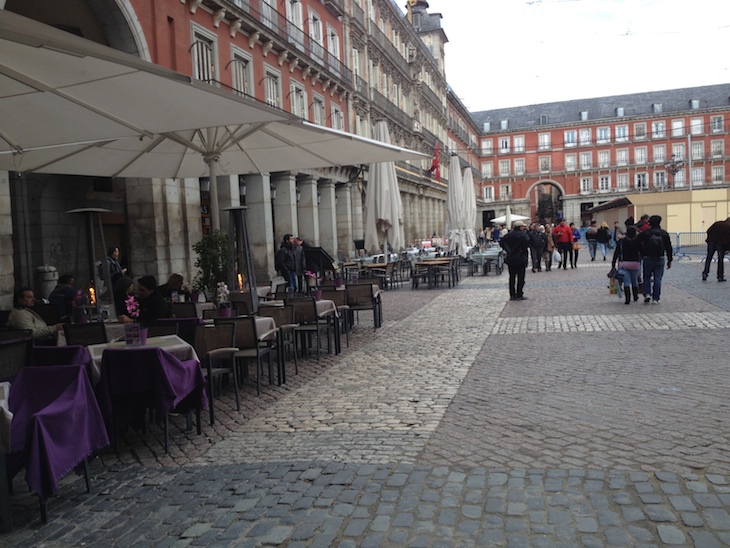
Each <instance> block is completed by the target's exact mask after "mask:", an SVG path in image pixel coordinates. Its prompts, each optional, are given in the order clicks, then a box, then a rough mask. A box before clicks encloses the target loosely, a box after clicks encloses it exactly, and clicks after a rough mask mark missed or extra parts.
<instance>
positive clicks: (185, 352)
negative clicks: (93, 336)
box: [87, 335, 200, 385]
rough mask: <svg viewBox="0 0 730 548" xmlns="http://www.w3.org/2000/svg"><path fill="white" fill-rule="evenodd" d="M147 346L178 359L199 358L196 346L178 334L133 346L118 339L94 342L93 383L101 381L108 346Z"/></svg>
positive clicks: (89, 348) (118, 347)
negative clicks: (101, 342)
mask: <svg viewBox="0 0 730 548" xmlns="http://www.w3.org/2000/svg"><path fill="white" fill-rule="evenodd" d="M145 347H156V348H161V349H162V350H164V351H165V352H168V353H170V354H172V355H173V356H175V357H176V358H177V359H178V360H182V361H186V360H195V361H198V362H199V361H200V360H199V359H198V355H197V354H196V353H195V348H193V347H192V345H190V344H188V343H186V342H185V341H184V340H182V339H181V338H180V337H178V336H177V335H164V336H162V337H149V338H148V339H147V344H145V345H144V346H132V345H128V344H127V343H126V342H125V341H117V342H111V343H106V344H93V345H90V346H88V347H87V349H88V351H89V355H90V356H91V372H92V378H91V380H92V383H93V384H94V385H96V384H97V383H98V382H99V378H100V376H101V360H102V357H103V355H104V350H106V349H107V348H112V349H120V348H122V349H124V348H127V349H131V348H145Z"/></svg>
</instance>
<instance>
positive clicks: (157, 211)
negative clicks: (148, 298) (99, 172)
mask: <svg viewBox="0 0 730 548" xmlns="http://www.w3.org/2000/svg"><path fill="white" fill-rule="evenodd" d="M125 189H126V201H127V204H126V205H127V227H128V230H129V246H130V249H129V253H130V258H131V259H132V262H133V264H134V271H135V272H134V274H135V275H140V276H141V275H145V274H151V275H153V276H155V277H157V282H158V283H160V284H161V283H165V282H166V281H167V278H168V277H169V275H170V274H172V273H175V272H177V273H179V274H182V276H183V278H185V280H186V282H188V283H190V282H192V278H193V277H194V276H195V271H194V270H191V266H192V264H194V263H195V259H196V257H195V253H194V252H193V251H192V245H193V244H194V243H196V242H198V241H199V240H200V239H201V238H202V236H203V232H202V226H201V223H200V184H199V182H198V179H197V178H189V179H131V178H129V179H126V181H125Z"/></svg>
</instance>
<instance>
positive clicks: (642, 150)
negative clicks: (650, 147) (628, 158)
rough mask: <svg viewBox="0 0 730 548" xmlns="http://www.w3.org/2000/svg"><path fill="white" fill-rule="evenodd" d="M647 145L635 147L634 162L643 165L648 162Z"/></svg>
mask: <svg viewBox="0 0 730 548" xmlns="http://www.w3.org/2000/svg"><path fill="white" fill-rule="evenodd" d="M646 161H647V158H646V147H635V148H634V164H636V165H637V166H643V165H645V164H646Z"/></svg>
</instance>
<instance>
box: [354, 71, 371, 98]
mask: <svg viewBox="0 0 730 548" xmlns="http://www.w3.org/2000/svg"><path fill="white" fill-rule="evenodd" d="M354 78H355V92H356V93H359V94H360V95H362V96H363V97H367V98H368V99H369V98H370V94H369V93H368V91H369V86H368V83H367V82H366V81H365V80H363V79H362V78H360V77H359V76H358V75H354Z"/></svg>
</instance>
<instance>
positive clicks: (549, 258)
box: [540, 223, 560, 272]
mask: <svg viewBox="0 0 730 548" xmlns="http://www.w3.org/2000/svg"><path fill="white" fill-rule="evenodd" d="M540 228H541V229H542V231H544V233H545V250H544V251H543V252H542V258H543V259H544V260H545V270H546V271H547V272H550V269H551V268H552V266H553V250H554V249H555V241H554V240H553V225H551V224H550V223H548V224H546V225H545V226H544V227H543V226H541V227H540ZM558 266H560V265H558Z"/></svg>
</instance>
